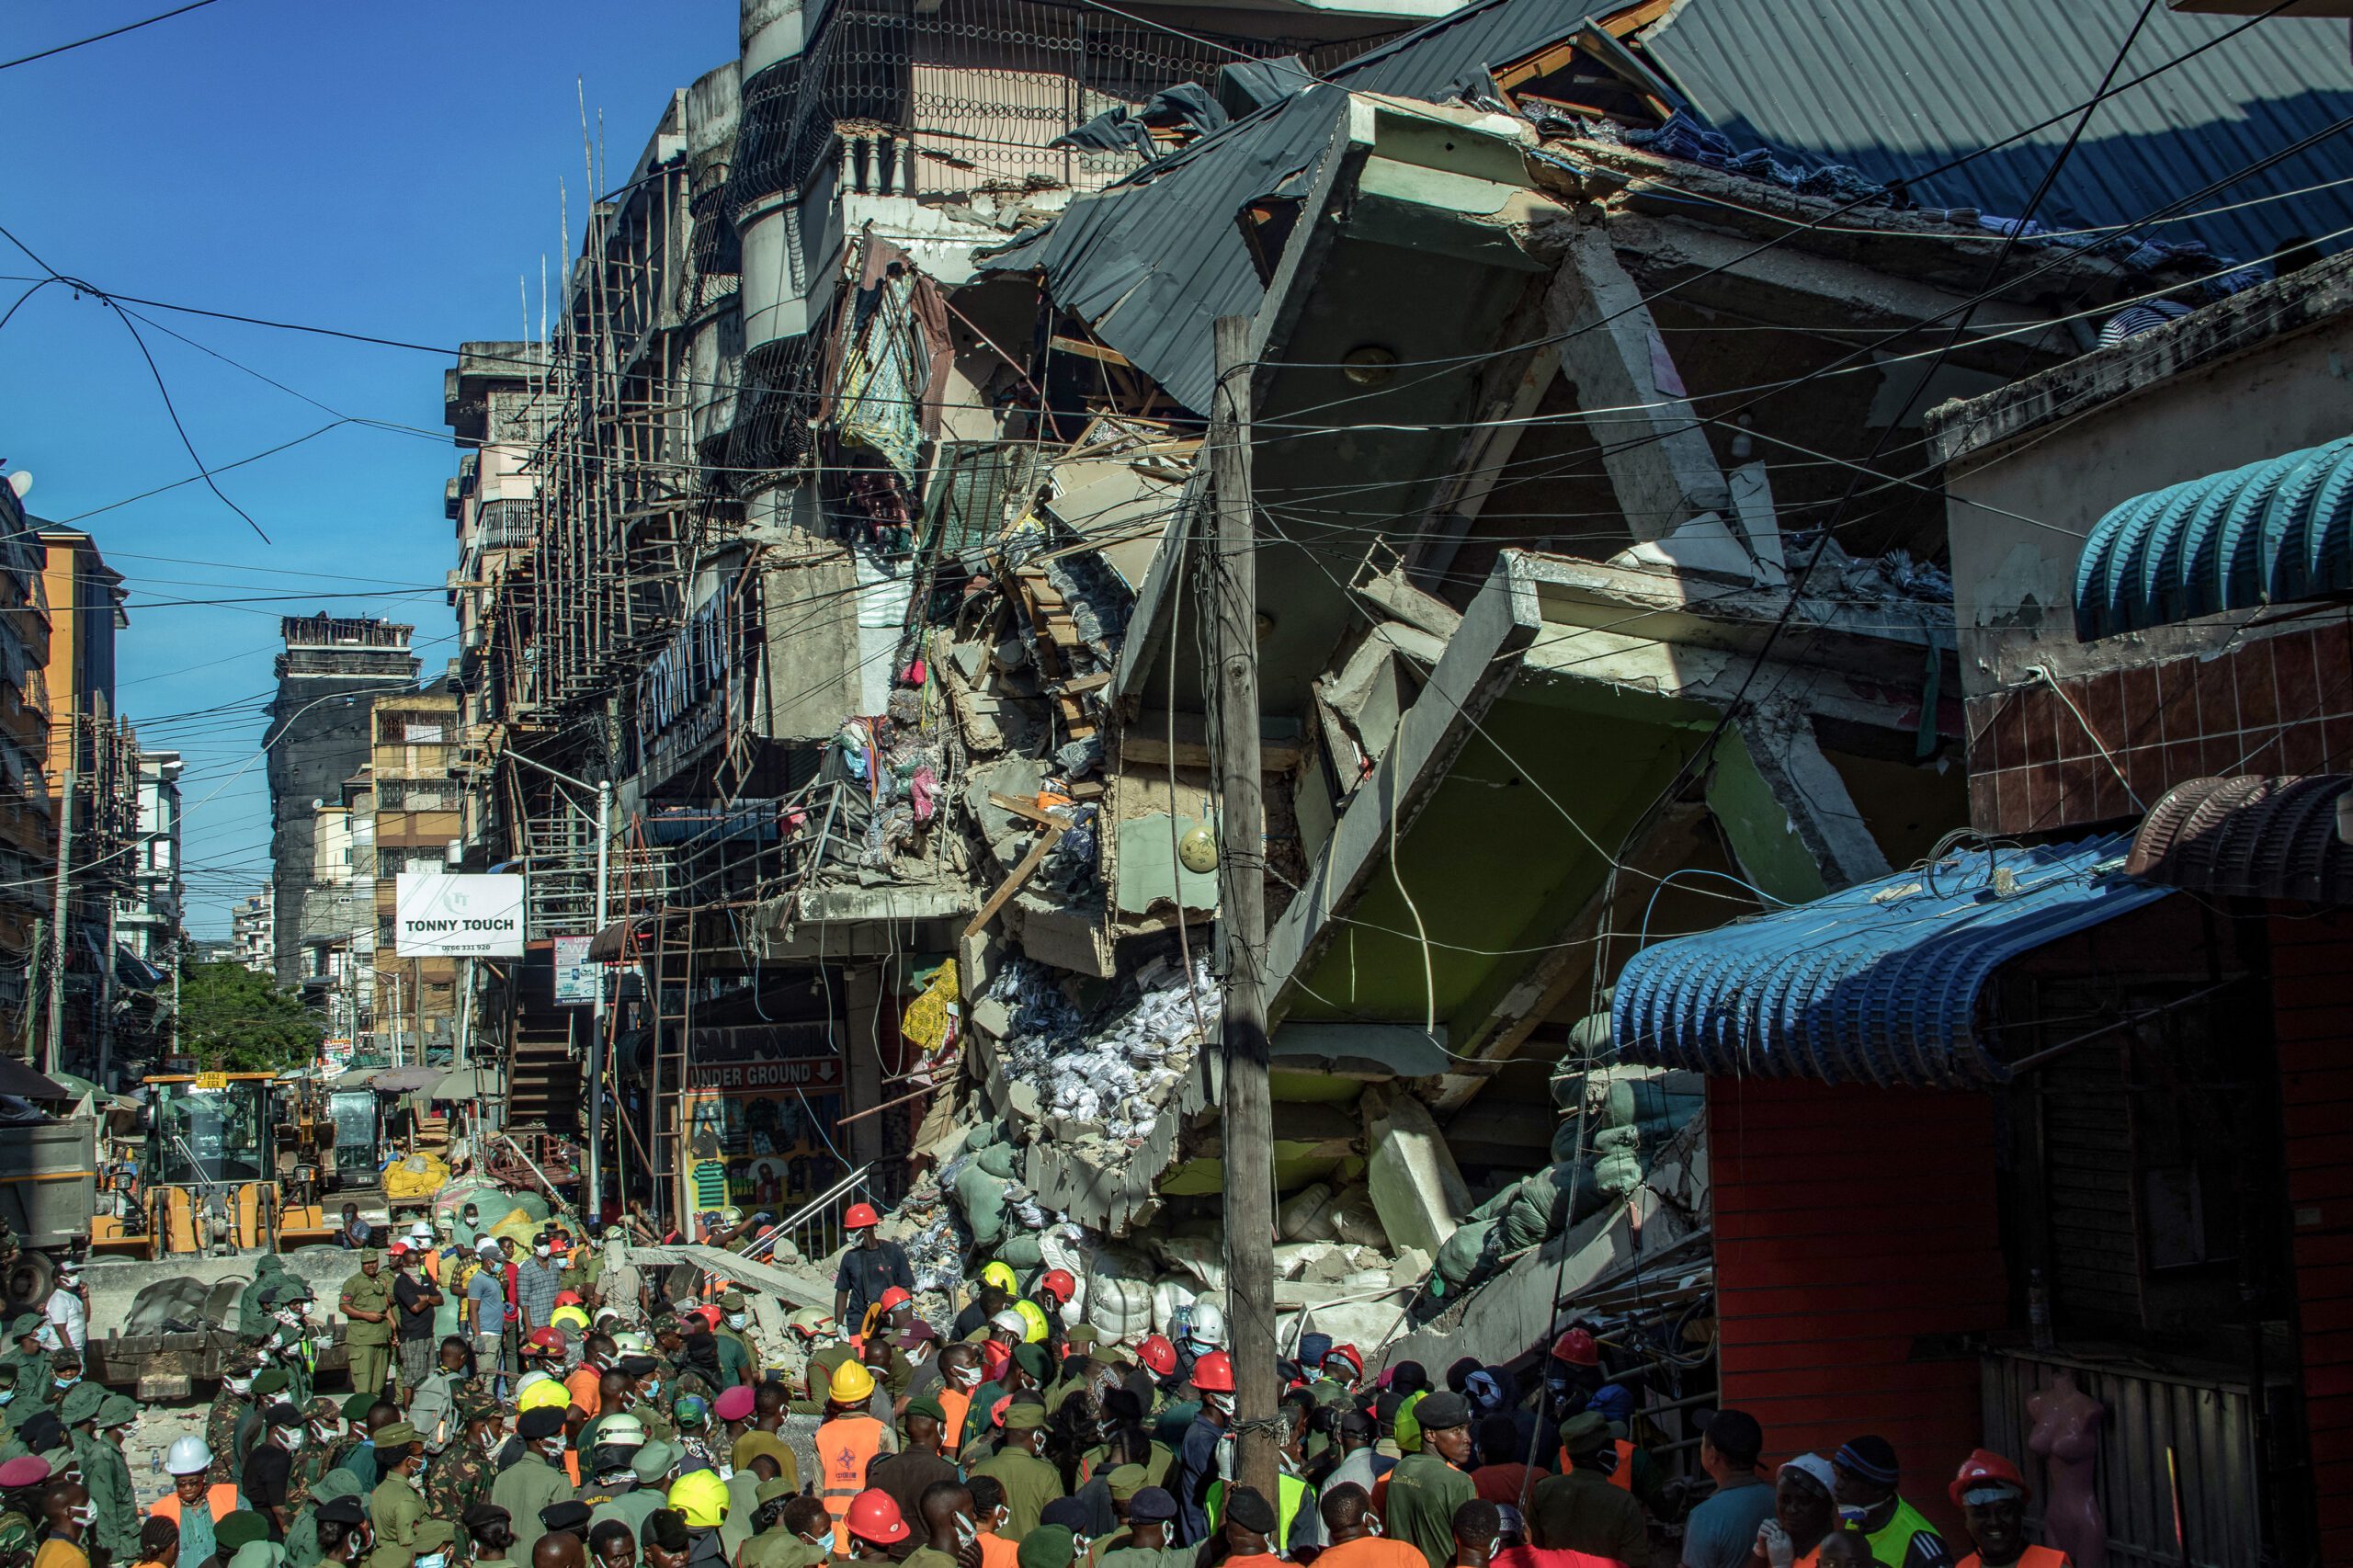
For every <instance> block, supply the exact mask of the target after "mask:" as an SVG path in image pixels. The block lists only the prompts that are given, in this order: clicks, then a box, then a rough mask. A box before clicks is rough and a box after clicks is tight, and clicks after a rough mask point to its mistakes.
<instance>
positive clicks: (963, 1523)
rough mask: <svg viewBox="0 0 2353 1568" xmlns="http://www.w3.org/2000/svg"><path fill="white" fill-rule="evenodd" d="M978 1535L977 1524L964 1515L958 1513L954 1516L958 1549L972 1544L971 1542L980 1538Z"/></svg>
mask: <svg viewBox="0 0 2353 1568" xmlns="http://www.w3.org/2000/svg"><path fill="white" fill-rule="evenodd" d="M980 1536H981V1527H980V1526H979V1525H977V1524H975V1523H974V1522H973V1521H972V1519H971V1518H970V1517H967V1516H966V1515H963V1514H959V1515H957V1516H956V1545H957V1546H958V1548H959V1549H961V1548H963V1547H967V1546H970V1545H972V1542H974V1541H975V1540H979V1539H980Z"/></svg>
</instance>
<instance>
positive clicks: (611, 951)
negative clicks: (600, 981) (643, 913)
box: [588, 916, 630, 963]
mask: <svg viewBox="0 0 2353 1568" xmlns="http://www.w3.org/2000/svg"><path fill="white" fill-rule="evenodd" d="M629 928H630V921H629V919H628V918H627V917H626V916H624V917H623V918H621V919H620V920H616V921H614V922H613V923H612V924H611V925H609V926H606V927H605V928H604V929H603V930H601V931H599V932H597V934H596V935H595V936H594V937H590V938H588V961H589V962H590V963H620V961H621V960H624V959H626V958H628V957H629Z"/></svg>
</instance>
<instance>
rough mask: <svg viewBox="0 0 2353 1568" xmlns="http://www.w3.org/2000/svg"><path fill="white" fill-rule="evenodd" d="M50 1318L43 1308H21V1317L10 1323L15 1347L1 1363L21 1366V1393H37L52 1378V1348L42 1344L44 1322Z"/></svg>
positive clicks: (9, 1330) (2, 1364) (19, 1314)
mask: <svg viewBox="0 0 2353 1568" xmlns="http://www.w3.org/2000/svg"><path fill="white" fill-rule="evenodd" d="M44 1321H46V1320H44V1319H43V1318H42V1317H41V1315H40V1313H39V1312H18V1313H17V1321H16V1322H14V1323H12V1324H9V1325H8V1338H9V1340H10V1342H11V1344H12V1345H13V1346H14V1347H13V1348H12V1349H10V1350H9V1352H8V1353H7V1354H6V1356H0V1367H14V1368H15V1369H17V1393H18V1394H19V1395H23V1396H30V1395H34V1394H37V1393H38V1392H39V1391H40V1387H41V1385H42V1384H44V1383H46V1382H48V1381H49V1352H48V1351H46V1350H44V1349H42V1348H41V1347H40V1325H41V1324H42V1323H43V1322H44Z"/></svg>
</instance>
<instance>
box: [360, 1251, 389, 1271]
mask: <svg viewBox="0 0 2353 1568" xmlns="http://www.w3.org/2000/svg"><path fill="white" fill-rule="evenodd" d="M383 1261H384V1255H383V1254H382V1253H381V1252H378V1251H377V1250H376V1249H375V1248H374V1247H362V1248H360V1249H359V1266H360V1267H362V1268H365V1267H367V1266H368V1265H369V1264H371V1263H381V1262H383Z"/></svg>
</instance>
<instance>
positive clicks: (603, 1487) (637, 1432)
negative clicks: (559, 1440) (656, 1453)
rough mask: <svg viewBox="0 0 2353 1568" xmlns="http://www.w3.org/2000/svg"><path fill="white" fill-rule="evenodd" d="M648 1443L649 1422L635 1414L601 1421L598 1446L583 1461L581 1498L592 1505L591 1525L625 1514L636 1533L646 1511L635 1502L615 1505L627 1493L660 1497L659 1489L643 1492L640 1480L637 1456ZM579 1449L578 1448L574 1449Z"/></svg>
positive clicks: (656, 1504)
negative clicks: (617, 1506)
mask: <svg viewBox="0 0 2353 1568" xmlns="http://www.w3.org/2000/svg"><path fill="white" fill-rule="evenodd" d="M644 1447H645V1424H644V1423H643V1422H642V1421H640V1420H639V1419H638V1418H637V1417H636V1416H634V1415H614V1416H612V1417H611V1418H610V1419H609V1420H604V1421H599V1422H598V1423H597V1442H596V1446H595V1447H594V1448H592V1449H589V1450H588V1453H587V1456H586V1458H585V1460H584V1461H583V1463H582V1465H581V1467H580V1468H581V1471H582V1475H581V1482H580V1490H579V1493H578V1496H579V1500H580V1501H581V1502H583V1503H585V1504H586V1505H588V1521H589V1524H590V1527H591V1528H594V1527H595V1526H597V1525H599V1524H602V1523H604V1522H605V1521H606V1520H608V1519H612V1518H616V1517H620V1518H621V1520H622V1522H623V1523H625V1524H626V1525H627V1526H628V1527H629V1529H630V1533H631V1535H632V1536H634V1535H635V1534H636V1533H637V1528H638V1527H639V1526H640V1525H642V1523H644V1517H643V1512H642V1511H641V1510H640V1509H639V1508H638V1507H637V1506H636V1503H635V1502H632V1503H631V1506H629V1507H627V1508H623V1509H613V1508H608V1506H607V1505H608V1504H616V1503H619V1502H620V1501H621V1499H622V1498H624V1497H631V1498H637V1499H638V1500H641V1501H642V1500H644V1498H647V1497H651V1498H658V1497H659V1496H660V1495H661V1494H659V1493H649V1494H640V1493H639V1487H638V1480H637V1456H638V1454H639V1453H640V1452H641V1451H642V1449H644ZM578 1451H579V1450H578V1449H574V1452H578ZM659 1506H661V1505H660V1503H659V1502H648V1503H647V1505H646V1509H645V1510H644V1511H651V1510H652V1509H653V1508H656V1507H659Z"/></svg>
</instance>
